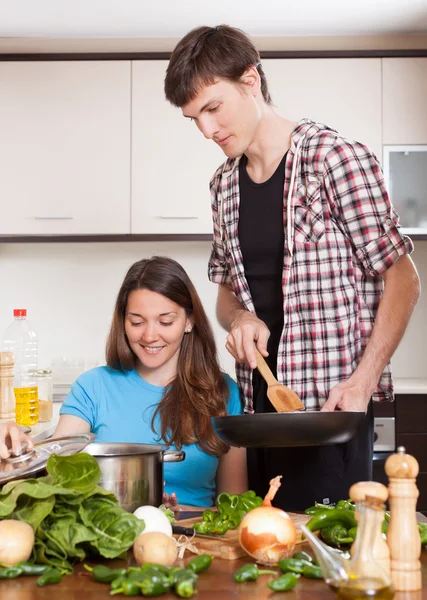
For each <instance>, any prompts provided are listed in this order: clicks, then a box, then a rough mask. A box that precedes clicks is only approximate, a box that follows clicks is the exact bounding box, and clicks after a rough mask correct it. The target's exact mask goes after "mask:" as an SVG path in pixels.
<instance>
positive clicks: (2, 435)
mask: <svg viewBox="0 0 427 600" xmlns="http://www.w3.org/2000/svg"><path fill="white" fill-rule="evenodd" d="M24 442H26V443H27V444H28V448H32V447H33V442H32V440H31V438H30V437H28V435H25V433H24V432H23V431H22V429H21V428H20V427H19V425H17V424H16V423H2V424H1V425H0V459H1V458H9V456H10V454H11V452H12V453H13V454H15V456H19V455H20V454H21V448H22V444H23V443H24Z"/></svg>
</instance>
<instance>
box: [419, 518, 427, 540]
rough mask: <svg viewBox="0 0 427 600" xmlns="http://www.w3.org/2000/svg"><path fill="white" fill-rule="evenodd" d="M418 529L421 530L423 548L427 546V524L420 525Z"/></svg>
mask: <svg viewBox="0 0 427 600" xmlns="http://www.w3.org/2000/svg"><path fill="white" fill-rule="evenodd" d="M418 529H419V530H420V537H421V546H425V545H426V544H427V523H418Z"/></svg>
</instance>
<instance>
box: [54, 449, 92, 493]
mask: <svg viewBox="0 0 427 600" xmlns="http://www.w3.org/2000/svg"><path fill="white" fill-rule="evenodd" d="M46 470H47V472H48V473H49V475H51V476H52V478H53V482H54V484H55V485H60V486H61V487H64V488H71V489H73V490H75V491H79V492H80V493H81V494H86V493H87V492H90V491H91V490H92V489H93V488H94V487H95V486H96V485H97V483H98V481H99V480H100V478H101V469H100V468H99V465H98V463H97V461H96V458H94V457H93V456H91V455H90V454H86V453H80V454H72V455H71V456H58V455H57V454H52V455H51V456H49V458H48V460H47V466H46Z"/></svg>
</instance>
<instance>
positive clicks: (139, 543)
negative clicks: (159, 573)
mask: <svg viewBox="0 0 427 600" xmlns="http://www.w3.org/2000/svg"><path fill="white" fill-rule="evenodd" d="M133 555H134V557H135V560H136V562H137V563H138V564H139V565H142V564H144V563H146V562H148V563H153V564H155V565H164V566H165V567H171V566H172V565H173V563H174V562H175V561H176V558H177V556H178V548H177V545H176V541H175V538H172V537H169V536H168V535H166V534H165V533H160V532H159V531H150V532H149V533H145V532H144V531H143V532H142V533H140V534H139V536H138V537H137V538H136V540H135V543H134V545H133Z"/></svg>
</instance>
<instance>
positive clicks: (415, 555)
mask: <svg viewBox="0 0 427 600" xmlns="http://www.w3.org/2000/svg"><path fill="white" fill-rule="evenodd" d="M418 471H419V467H418V462H417V460H416V459H415V458H414V457H413V456H411V455H410V454H406V451H405V448H404V447H403V446H400V447H399V448H398V449H397V453H396V454H392V455H391V456H389V457H388V458H387V460H386V463H385V472H386V473H387V476H388V478H389V486H388V491H389V504H390V523H389V526H388V530H387V543H388V546H389V548H390V557H391V578H392V581H393V584H394V587H395V589H396V591H398V592H401V591H402V592H407V591H408V592H409V591H416V590H420V589H421V587H422V580H421V563H420V554H421V540H420V534H419V530H418V525H417V517H416V506H417V498H418V496H419V491H418V488H417V485H416V483H415V478H416V476H417V475H418Z"/></svg>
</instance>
